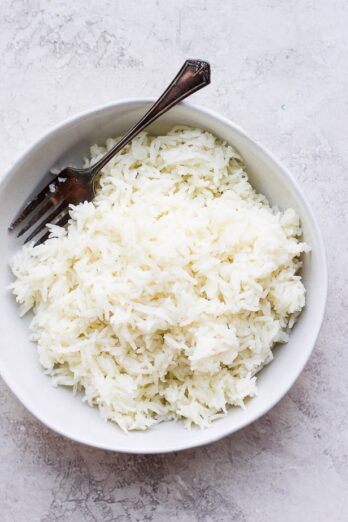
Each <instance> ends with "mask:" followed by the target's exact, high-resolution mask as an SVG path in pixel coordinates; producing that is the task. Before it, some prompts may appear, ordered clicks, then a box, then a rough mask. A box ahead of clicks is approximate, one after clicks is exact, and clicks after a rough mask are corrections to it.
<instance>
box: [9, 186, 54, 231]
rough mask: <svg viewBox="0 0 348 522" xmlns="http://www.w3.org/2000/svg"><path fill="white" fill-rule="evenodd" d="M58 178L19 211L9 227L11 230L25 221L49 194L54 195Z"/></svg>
mask: <svg viewBox="0 0 348 522" xmlns="http://www.w3.org/2000/svg"><path fill="white" fill-rule="evenodd" d="M57 179H58V178H57ZM57 179H55V180H53V181H51V183H49V184H48V185H46V187H45V188H44V189H42V190H41V192H39V193H38V194H37V195H36V196H35V197H34V199H31V200H29V201H28V202H27V204H26V206H25V207H24V208H23V209H21V210H20V211H19V213H18V214H17V215H16V217H15V218H14V220H13V221H12V223H11V224H10V226H9V227H8V229H9V230H13V229H14V228H16V227H17V226H18V225H20V224H21V223H22V221H24V219H25V218H27V217H28V216H29V215H30V214H31V213H32V211H33V210H35V208H36V207H38V206H39V205H40V204H41V203H42V202H43V201H44V200H45V199H46V198H47V196H50V195H51V196H52V195H53V194H54V192H55V190H56V189H57Z"/></svg>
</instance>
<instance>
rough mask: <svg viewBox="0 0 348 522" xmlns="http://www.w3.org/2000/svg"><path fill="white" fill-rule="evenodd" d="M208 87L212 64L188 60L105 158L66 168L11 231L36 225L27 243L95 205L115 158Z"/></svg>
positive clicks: (30, 203) (27, 206) (28, 206)
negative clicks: (98, 184) (101, 177)
mask: <svg viewBox="0 0 348 522" xmlns="http://www.w3.org/2000/svg"><path fill="white" fill-rule="evenodd" d="M209 83H210V66H209V64H208V63H207V62H204V61H202V60H186V62H185V63H184V65H183V66H182V68H181V69H180V71H179V72H178V74H177V75H176V77H175V78H174V80H173V81H172V82H171V84H170V85H169V86H168V87H167V89H166V90H165V91H164V93H163V94H162V95H161V96H160V98H158V100H157V101H156V102H155V103H154V104H153V105H152V107H151V108H150V109H149V110H148V112H147V113H146V114H145V115H144V116H143V117H142V118H141V119H140V121H138V123H136V124H135V125H134V127H132V128H131V129H130V130H129V132H128V133H127V134H126V135H125V136H124V137H123V138H122V139H121V140H120V141H119V142H118V143H117V144H116V145H115V146H114V147H113V148H112V149H111V150H110V151H109V152H107V153H106V154H105V156H103V157H102V158H101V159H100V160H99V161H97V163H95V164H94V165H91V166H90V167H88V168H85V169H77V168H74V167H66V168H64V169H63V170H62V171H61V172H60V173H59V174H58V175H56V176H55V178H54V179H53V180H52V181H51V182H50V183H48V184H47V185H46V187H45V188H44V189H43V190H41V192H39V193H38V194H37V195H36V196H34V198H33V199H31V200H28V201H27V202H26V203H25V204H24V206H23V207H22V208H21V210H20V211H19V212H18V214H17V215H16V217H15V218H14V219H13V221H12V223H11V224H10V226H9V230H10V231H11V230H14V229H15V228H17V227H18V226H19V225H20V224H21V223H22V224H23V226H22V228H21V229H20V231H19V233H18V234H17V235H18V237H19V236H22V235H23V234H24V233H25V232H27V231H29V230H31V229H32V228H33V227H34V226H35V225H36V226H35V228H34V229H33V230H32V231H31V232H30V234H29V235H28V237H27V238H26V240H25V243H27V242H28V241H31V240H32V239H34V238H37V237H38V236H40V234H42V233H43V232H44V231H45V227H46V225H47V224H48V223H54V224H55V225H58V226H64V225H65V224H66V223H67V222H68V220H69V205H77V204H78V203H82V202H83V201H92V199H93V198H94V196H95V184H94V180H95V177H96V175H97V174H98V172H100V171H101V169H102V168H103V167H104V166H105V165H106V164H107V163H108V162H109V161H110V160H111V158H113V157H114V156H115V154H117V153H118V152H120V150H121V149H123V147H124V146H125V145H127V144H128V143H129V142H130V141H131V140H132V139H133V138H134V137H135V136H137V135H138V134H139V133H140V132H141V131H142V130H144V129H145V128H146V127H147V126H148V125H150V123H152V122H154V121H155V120H156V119H157V118H158V117H159V116H161V115H162V114H164V113H165V112H166V111H168V110H169V109H170V108H171V107H173V106H174V105H176V104H177V103H179V102H180V101H181V100H183V99H184V98H187V96H190V94H193V93H194V92H196V91H198V90H199V89H202V87H205V86H206V85H208V84H209ZM48 237H49V231H47V232H45V233H44V234H43V235H41V237H39V239H38V240H37V241H36V243H35V246H36V245H38V244H40V243H43V242H44V241H46V239H47V238H48Z"/></svg>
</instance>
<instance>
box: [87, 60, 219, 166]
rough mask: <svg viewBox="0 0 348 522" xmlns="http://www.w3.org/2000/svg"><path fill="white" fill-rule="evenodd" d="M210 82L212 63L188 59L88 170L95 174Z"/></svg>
mask: <svg viewBox="0 0 348 522" xmlns="http://www.w3.org/2000/svg"><path fill="white" fill-rule="evenodd" d="M209 83H210V65H209V63H208V62H204V61H202V60H186V62H185V63H184V65H183V66H182V68H181V69H180V71H179V72H178V74H177V75H176V76H175V78H174V80H173V81H172V82H171V84H170V85H169V86H168V87H167V89H166V90H165V91H164V93H163V94H162V96H160V97H159V98H158V100H157V101H156V102H155V103H154V104H153V105H152V107H151V108H150V109H149V110H148V112H147V113H146V114H145V115H144V116H143V117H142V118H141V120H140V121H138V123H136V124H135V125H134V127H132V128H131V129H130V131H129V132H127V134H126V135H125V136H123V138H122V139H121V140H120V141H119V142H118V143H116V145H115V146H114V147H113V148H112V149H110V150H109V151H108V152H107V153H106V154H105V156H103V157H102V158H101V159H100V160H99V161H97V163H95V164H94V165H92V166H91V167H90V168H89V169H88V171H89V172H90V173H91V174H92V176H95V175H96V174H97V173H98V172H99V171H100V170H101V169H102V168H103V167H104V166H105V165H106V164H107V163H108V162H109V161H110V160H111V158H113V157H114V156H115V154H117V153H118V152H119V151H120V150H121V149H123V147H124V146H125V145H127V144H128V143H129V142H130V141H131V140H132V139H133V138H135V136H137V135H138V134H139V133H140V132H141V131H143V130H144V129H145V128H146V127H147V126H148V125H150V123H152V122H154V121H155V120H156V119H157V118H159V116H161V115H162V114H164V113H165V112H167V111H168V110H169V109H171V107H173V106H174V105H176V104H177V103H179V102H180V101H181V100H183V99H184V98H187V96H190V94H193V93H194V92H196V91H198V90H199V89H202V88H203V87H205V86H206V85H209Z"/></svg>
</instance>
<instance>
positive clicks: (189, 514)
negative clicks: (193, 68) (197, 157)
mask: <svg viewBox="0 0 348 522" xmlns="http://www.w3.org/2000/svg"><path fill="white" fill-rule="evenodd" d="M347 24H348V4H347V2H346V1H345V0H331V1H330V2H327V1H326V0H325V1H324V0H254V1H252V0H231V1H223V0H215V1H214V0H177V1H175V2H168V1H166V0H157V1H155V0H147V1H145V0H140V1H137V2H135V1H127V0H122V1H117V0H109V1H108V0H89V1H88V2H86V1H85V0H75V1H74V2H70V1H68V0H54V1H50V0H2V1H1V17H0V50H1V62H0V77H1V82H0V111H1V125H0V140H1V144H2V148H1V160H0V167H1V168H0V172H5V170H6V169H7V167H8V166H9V165H10V164H11V161H12V158H14V157H16V156H17V155H18V154H19V153H20V152H21V151H22V150H23V149H24V148H25V147H26V146H27V145H28V144H29V142H31V141H32V140H34V139H36V138H37V137H38V136H39V135H40V133H42V132H43V131H45V130H46V129H47V128H48V127H50V126H52V125H54V124H56V123H58V122H59V121H61V120H62V119H64V118H66V117H67V116H70V115H72V114H74V113H76V112H78V111H81V110H85V109H88V108H91V107H93V106H94V105H98V104H102V103H104V102H108V101H112V100H115V99H117V98H121V97H128V96H138V95H140V96H144V95H146V96H149V95H156V94H158V93H159V91H160V90H161V89H162V88H163V87H164V85H165V83H166V82H167V80H169V79H170V78H171V76H172V75H173V73H174V72H175V71H176V70H177V69H178V67H179V66H180V65H181V64H182V62H183V60H184V59H185V58H186V57H201V58H205V59H208V60H210V62H211V64H212V74H213V83H212V85H211V86H210V87H209V88H208V89H206V90H204V91H202V92H201V93H198V94H197V95H195V101H196V102H200V103H202V104H205V105H206V106H207V107H210V108H212V109H215V110H217V111H219V112H221V113H223V114H225V115H226V116H228V117H230V118H231V119H233V120H235V121H236V122H238V123H239V124H240V125H242V126H243V127H245V128H246V129H247V130H248V131H249V132H250V133H251V134H252V135H253V136H254V137H256V138H258V139H259V140H260V141H261V142H263V143H264V144H265V145H266V146H268V147H269V148H270V149H271V150H272V151H274V153H275V154H276V155H278V156H279V157H280V158H281V159H282V160H283V161H284V163H285V164H286V165H287V166H288V167H289V168H290V169H291V171H292V172H293V173H294V175H295V177H296V178H297V179H298V181H299V182H300V183H301V185H302V187H303V188H304V190H305V191H306V193H307V196H308V198H309V200H310V202H311V204H312V206H313V208H314V210H315V212H316V215H317V217H318V220H319V223H320V226H321V228H322V231H323V235H324V239H325V242H326V246H327V252H328V261H329V268H330V270H329V271H330V291H329V298H328V307H327V313H326V318H325V322H324V324H323V327H322V330H321V333H320V336H319V339H318V342H317V344H316V348H315V351H314V353H313V355H312V357H311V359H310V361H309V363H308V365H307V367H306V369H305V371H304V372H303V374H302V375H301V377H300V378H299V379H298V381H297V383H296V384H295V385H294V387H293V388H292V390H291V391H290V393H288V394H287V395H286V397H285V398H284V399H283V400H282V401H281V402H280V403H279V404H278V405H277V406H276V407H275V408H274V409H273V410H272V411H271V412H270V413H269V414H268V415H266V416H265V417H263V418H262V419H260V420H259V421H258V422H256V423H254V424H253V425H252V426H249V427H247V428H246V429H244V430H242V431H240V432H239V433H237V434H235V435H233V436H231V437H228V438H226V439H224V440H222V441H220V442H218V443H215V444H212V445H211V446H207V447H203V448H200V449H196V450H194V451H186V452H183V453H178V454H171V455H165V456H161V455H159V456H144V457H142V456H131V455H118V454H112V453H108V452H105V451H99V450H94V449H91V448H88V447H84V446H81V445H78V444H75V443H72V442H70V441H69V440H66V439H64V438H62V437H60V436H58V435H56V434H55V433H53V432H51V431H50V430H48V429H46V428H45V427H44V426H42V425H41V424H40V423H39V422H38V421H36V420H35V419H34V418H33V417H32V416H31V415H30V414H29V413H28V412H27V411H25V410H24V408H23V407H22V406H21V404H19V403H18V401H17V400H16V398H15V397H14V396H13V395H12V393H11V392H10V391H9V390H8V389H7V387H6V386H5V385H4V384H3V383H2V382H0V418H1V422H0V476H1V481H0V511H1V514H0V518H1V521H2V522H36V521H40V522H51V521H54V522H58V521H71V522H79V521H87V522H90V521H91V522H92V521H104V522H107V521H110V522H111V521H122V522H126V521H127V522H128V521H149V522H150V521H162V520H166V521H168V522H170V521H180V522H186V521H187V522H188V521H199V522H201V521H202V522H213V521H216V522H224V521H226V522H227V521H238V522H251V521H257V522H279V521H281V522H283V521H285V522H290V521H296V522H302V521H303V522H305V521H306V522H307V521H309V520H313V521H316V522H328V521H330V522H346V521H348V414H347V393H348V390H347V368H348V350H347V343H346V339H347V335H348V332H347V302H348V300H347V262H348V256H347V229H348V227H347V225H348V223H347V197H348V187H347V126H348V98H347V93H348V75H347V51H348V39H347ZM342 246H344V248H342Z"/></svg>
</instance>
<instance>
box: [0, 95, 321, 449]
mask: <svg viewBox="0 0 348 522" xmlns="http://www.w3.org/2000/svg"><path fill="white" fill-rule="evenodd" d="M149 104H150V101H149V100H138V101H134V100H133V101H131V100H128V101H127V100H126V101H123V102H120V103H117V104H113V105H110V106H106V107H102V108H100V109H97V110H94V111H91V112H89V113H85V114H82V115H79V116H77V117H75V118H73V119H71V120H68V121H67V122H65V123H63V124H62V125H60V126H58V127H56V128H55V129H53V130H52V131H50V132H49V133H47V134H46V135H45V136H44V137H43V138H41V139H40V140H39V141H38V142H37V143H36V144H34V145H33V146H32V147H31V148H30V149H29V150H27V152H26V153H24V155H23V156H22V157H21V158H20V159H19V160H18V161H17V162H16V163H15V165H14V166H13V167H12V168H11V170H10V171H9V172H8V174H7V176H6V177H5V179H4V181H3V182H2V183H1V185H0V244H1V245H2V247H1V252H2V256H1V259H0V289H1V290H0V292H1V293H0V308H1V314H0V331H1V339H0V372H1V374H2V376H3V378H4V380H5V381H6V382H7V384H8V385H9V386H10V388H11V389H12V391H13V392H14V393H15V394H16V395H17V397H18V398H19V399H20V400H21V401H22V402H23V404H24V405H25V406H26V407H27V408H28V409H29V410H30V411H31V412H32V413H33V414H34V415H35V416H37V417H38V418H39V419H40V420H41V421H43V422H44V423H45V424H47V425H48V426H50V427H51V428H53V429H55V430H56V431H58V432H59V433H62V434H64V435H66V436H68V437H70V438H72V439H75V440H78V441H80V442H84V443H86V444H90V445H93V446H97V447H102V448H107V449H112V450H116V451H127V452H132V453H159V452H165V451H174V450H180V449H184V448H188V447H192V446H197V445H200V444H205V443H207V442H211V441H213V440H215V439H218V438H220V437H222V436H224V435H226V434H228V433H231V432H233V431H236V430H237V429H240V428H241V427H243V426H245V425H247V424H248V423H250V422H252V421H253V420H255V419H256V418H257V417H259V416H260V415H262V414H263V413H265V412H266V411H267V410H268V409H270V408H271V407H272V406H273V405H274V404H275V403H276V402H277V401H278V400H279V399H280V398H281V397H282V396H283V395H284V393H286V391H287V390H288V389H289V388H290V386H291V385H292V384H293V382H294V380H295V379H296V378H297V376H298V375H299V373H300V372H301V370H302V368H303V366H304V364H305V363H306V361H307V359H308V357H309V355H310V352H311V351H312V348H313V346H314V343H315V339H316V337H317V334H318V331H319V328H320V324H321V321H322V316H323V312H324V306H325V299H326V264H325V256H324V251H323V246H322V241H321V237H320V233H319V231H318V228H317V226H316V223H315V221H314V218H313V215H312V213H311V210H310V208H309V206H308V204H307V203H306V201H305V199H304V196H303V195H302V193H301V191H300V190H299V188H298V187H297V185H296V183H295V182H294V181H293V180H292V178H291V177H290V176H289V174H288V173H287V172H286V171H285V170H284V168H283V167H282V166H281V165H280V164H279V162H277V160H276V159H275V158H273V157H272V155H270V154H269V153H268V152H267V151H265V149H263V148H262V147H261V146H259V145H258V144H256V143H255V142H254V141H253V140H251V139H250V138H249V137H248V136H246V135H245V133H244V132H243V131H242V130H241V129H239V128H238V127H237V126H235V125H234V124H232V123H230V122H228V121H227V120H225V119H224V118H221V117H219V116H217V115H215V114H213V113H211V112H210V111H206V110H203V109H201V108H198V107H195V106H192V105H189V104H181V105H180V106H177V107H175V108H174V109H172V110H171V111H170V112H169V113H167V114H165V115H164V116H163V117H162V118H161V119H160V121H159V122H157V123H155V124H153V125H152V126H151V128H150V132H152V133H155V134H159V133H162V132H165V131H167V130H169V128H170V127H171V126H173V125H175V124H188V125H193V126H198V127H201V128H205V129H207V130H209V131H211V132H213V133H215V134H216V135H217V136H219V137H221V138H223V139H225V140H227V141H228V142H230V143H231V144H232V145H234V146H235V147H236V148H237V149H238V150H239V152H240V153H241V154H242V156H243V157H244V160H245V162H246V166H247V171H248V173H249V177H250V180H251V183H252V184H253V186H254V187H255V188H256V189H257V190H258V191H261V192H263V193H264V194H265V195H266V196H267V197H268V198H269V200H270V202H271V203H272V204H276V205H277V206H278V207H280V208H281V209H285V208H287V207H293V208H295V209H296V211H297V212H298V213H299V215H300V217H301V220H302V226H303V233H304V239H305V240H306V241H307V242H308V243H309V244H310V245H311V247H312V252H311V253H310V254H308V255H306V258H305V261H304V266H303V271H302V275H303V279H304V284H305V286H306V289H307V305H306V307H305V309H304V311H303V313H302V314H301V317H300V319H299V321H298V323H297V325H296V326H295V328H294V329H293V331H292V334H291V337H290V341H289V342H288V343H287V344H286V345H283V346H282V347H280V348H279V349H277V350H276V353H275V359H274V361H273V362H272V363H271V364H270V365H269V366H267V367H266V368H265V369H263V370H262V372H260V374H259V375H258V388H259V395H258V397H256V398H255V399H253V400H251V401H249V402H248V405H247V408H246V409H245V410H241V409H237V408H236V409H231V410H230V412H229V413H228V415H227V416H226V417H224V418H223V419H220V420H218V421H216V422H215V423H213V425H212V426H211V428H209V429H208V430H203V431H202V430H199V429H192V430H191V431H187V430H185V429H184V427H183V425H182V424H181V423H177V424H174V423H162V424H160V425H158V426H156V427H155V428H153V429H151V430H150V431H147V432H144V433H143V432H140V433H130V434H124V433H123V432H122V431H121V430H119V429H118V428H117V427H116V426H115V425H113V424H112V423H105V422H104V421H103V420H102V419H101V418H100V417H99V413H98V410H97V409H95V408H93V409H92V408H90V407H89V406H87V405H85V404H83V403H82V402H81V400H80V399H79V398H78V397H73V395H72V393H71V391H70V390H66V389H63V388H54V387H53V386H52V384H51V380H50V378H49V377H46V376H45V375H44V373H43V371H42V369H41V367H40V365H39V363H38V360H37V354H36V347H35V345H33V344H31V343H30V342H29V341H28V326H29V320H30V317H27V318H25V319H22V320H21V319H20V318H19V316H18V310H17V307H16V304H15V302H14V299H13V297H12V296H11V294H10V292H9V291H8V290H7V286H8V284H9V283H10V282H11V280H12V277H11V273H10V270H9V267H8V261H9V259H10V257H11V255H12V254H13V253H14V252H15V251H16V249H18V248H19V247H20V242H19V241H18V240H16V239H15V237H14V235H11V236H10V235H9V234H8V232H7V226H8V224H9V222H10V220H11V218H12V217H13V215H14V214H15V213H16V211H17V209H18V208H19V207H20V206H21V205H22V204H23V202H24V200H25V199H26V198H27V196H28V194H29V193H30V192H31V191H32V190H33V189H34V188H35V187H36V185H37V184H38V182H39V180H40V179H41V178H42V177H43V176H44V175H46V174H47V172H48V170H49V169H50V168H52V167H58V168H62V167H63V166H66V165H67V164H71V165H75V166H80V165H82V159H83V157H84V156H86V155H87V154H88V150H89V146H90V145H92V144H93V143H96V142H98V143H102V142H103V141H105V139H106V138H107V137H110V136H118V135H120V134H122V133H123V132H124V131H126V130H127V129H128V128H129V127H130V126H131V125H132V124H133V123H135V121H136V120H137V119H138V118H139V117H140V116H141V115H142V114H143V113H144V112H145V110H146V108H147V107H148V106H149Z"/></svg>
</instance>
